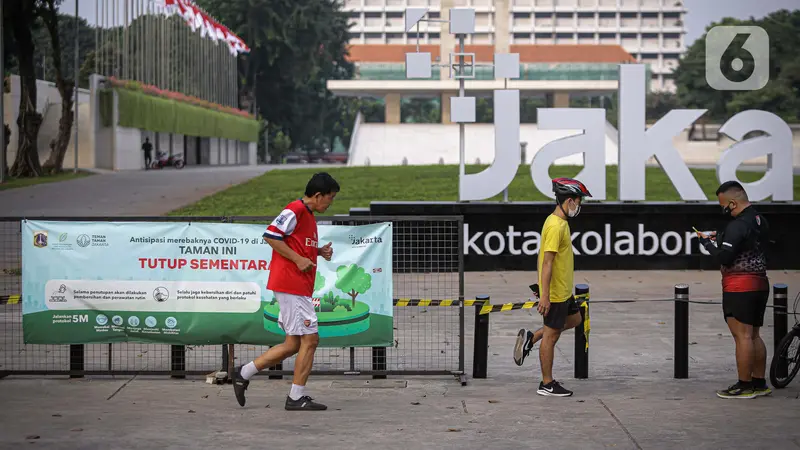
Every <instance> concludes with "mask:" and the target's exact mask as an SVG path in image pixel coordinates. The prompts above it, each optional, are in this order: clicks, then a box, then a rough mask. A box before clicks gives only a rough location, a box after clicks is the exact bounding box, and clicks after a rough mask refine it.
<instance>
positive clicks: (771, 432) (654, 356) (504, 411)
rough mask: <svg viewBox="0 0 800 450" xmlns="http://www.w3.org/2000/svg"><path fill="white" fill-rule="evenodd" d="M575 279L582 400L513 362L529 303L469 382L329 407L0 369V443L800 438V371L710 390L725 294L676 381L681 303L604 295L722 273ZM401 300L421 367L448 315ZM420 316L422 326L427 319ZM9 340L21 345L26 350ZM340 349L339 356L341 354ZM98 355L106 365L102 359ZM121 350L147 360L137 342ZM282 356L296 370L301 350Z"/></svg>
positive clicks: (521, 289) (496, 319)
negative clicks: (748, 390)
mask: <svg viewBox="0 0 800 450" xmlns="http://www.w3.org/2000/svg"><path fill="white" fill-rule="evenodd" d="M531 276H532V274H530V273H522V272H491V273H467V274H466V294H467V298H474V296H476V295H479V294H484V293H488V294H490V295H491V296H492V302H493V303H501V302H508V301H518V300H520V298H521V297H523V296H525V295H527V292H526V290H527V287H526V286H527V284H529V283H528V280H529V278H530V277H531ZM396 277H397V279H396V283H395V289H396V291H397V292H396V294H397V295H399V296H404V295H413V294H415V293H417V294H418V293H420V292H422V291H425V290H434V289H436V287H437V283H445V284H447V283H448V282H447V281H446V280H445V281H436V280H437V278H435V277H429V278H427V281H424V282H423V280H424V278H423V279H420V275H416V276H410V275H408V276H405V275H402V276H401V275H397V276H396ZM422 277H424V276H422ZM438 277H441V275H438ZM770 277H771V282H772V283H779V282H783V283H787V284H789V286H790V292H789V295H790V305H791V304H792V301H793V300H794V298H795V296H796V295H797V293H798V289H800V272H797V271H789V272H774V273H770ZM575 281H576V283H578V282H587V283H589V285H590V288H591V292H592V299H593V300H595V301H598V303H596V304H595V305H594V306H592V308H591V323H592V333H591V335H590V349H589V352H590V358H589V361H590V363H589V379H587V380H576V379H574V378H573V362H574V349H573V345H574V332H568V333H566V334H564V336H562V338H561V341H560V342H559V344H558V345H557V352H556V361H555V367H554V374H555V376H556V378H557V379H559V380H560V381H562V383H564V385H565V386H566V387H568V388H571V389H573V390H574V391H575V396H574V397H571V398H566V399H559V398H547V397H541V396H538V395H536V393H535V391H536V386H537V384H538V381H539V379H540V375H539V364H538V358H537V355H536V352H537V350H535V351H534V354H533V355H532V356H531V357H530V358H528V360H526V362H525V365H524V366H523V367H517V366H516V365H515V364H514V363H513V361H512V358H511V351H512V347H513V342H514V338H515V336H516V333H517V331H518V330H519V328H521V327H538V326H541V318H540V317H538V316H537V315H536V313H535V312H532V311H531V310H522V311H509V312H498V313H493V314H492V315H491V325H490V340H489V345H490V348H489V374H488V375H489V377H488V378H487V379H478V380H476V379H472V378H471V376H470V379H469V385H468V386H466V387H462V386H461V385H460V384H458V383H457V382H456V380H455V379H454V378H452V377H449V376H444V377H415V376H393V377H389V379H388V380H367V379H365V378H362V377H321V376H317V377H312V379H311V381H310V383H309V387H308V389H309V391H310V394H311V395H312V396H313V397H315V398H316V399H318V400H320V401H322V402H324V403H326V404H328V405H329V408H330V409H329V410H328V411H326V412H322V413H289V412H286V411H284V410H283V409H282V408H283V402H284V400H285V396H286V394H287V392H288V390H289V386H290V379H289V377H286V378H285V379H284V380H268V379H267V377H266V376H258V377H256V378H255V379H254V380H253V382H252V383H251V385H250V389H249V390H248V403H247V406H246V407H245V408H240V407H239V405H238V404H237V403H236V401H235V399H234V397H233V392H232V388H231V386H230V385H226V386H216V385H208V384H205V383H204V382H203V380H202V379H198V378H194V379H191V378H190V379H187V380H170V379H168V378H166V377H156V376H136V377H129V376H124V377H123V376H120V377H116V378H111V377H87V378H85V379H82V380H81V379H78V380H69V379H57V378H55V377H50V378H48V377H9V378H6V379H3V380H0V398H2V399H3V408H2V410H0V447H11V446H13V445H19V444H23V443H26V442H35V445H36V447H41V446H45V447H47V448H65V449H67V448H69V449H79V448H186V447H190V446H191V447H200V448H212V447H219V446H226V447H231V446H233V448H251V447H252V448H264V447H269V448H303V447H314V448H315V447H323V446H324V447H326V448H335V449H338V448H343V449H353V448H357V449H361V448H374V447H376V446H379V447H381V448H385V449H395V448H396V449H404V450H406V449H408V448H414V449H417V448H420V449H428V448H430V449H439V448H460V449H486V448H491V449H506V448H507V449H518V448H542V449H544V448H566V449H587V448H621V449H637V448H638V449H684V448H708V449H722V448H731V447H734V448H748V447H749V448H776V449H792V448H796V449H800V429H798V428H797V426H796V424H797V419H798V418H800V413H798V411H800V380H795V382H794V384H792V385H790V386H789V387H788V388H787V389H783V390H776V391H775V392H774V393H773V395H772V396H771V397H763V398H757V399H753V400H722V399H718V398H716V396H715V395H714V390H716V389H720V388H723V387H725V386H727V385H729V384H731V383H732V382H734V381H735V379H736V378H735V376H736V375H735V372H734V359H733V340H732V339H731V338H730V336H729V335H728V332H727V330H726V328H725V324H724V322H723V321H722V314H721V310H720V306H719V305H691V306H690V313H691V316H690V343H691V345H690V358H691V359H690V372H689V376H690V378H689V379H687V380H675V379H673V372H672V370H673V363H674V361H673V348H672V342H673V335H674V334H673V330H674V320H673V319H674V306H673V303H671V302H646V301H642V302H639V303H625V304H610V303H600V302H599V301H600V300H610V299H639V300H648V299H651V300H652V299H664V298H670V297H671V296H672V291H673V286H674V284H676V283H687V284H689V286H690V295H691V297H692V298H693V299H696V300H717V299H718V298H719V274H718V273H716V272H703V271H660V272H633V271H630V272H623V271H606V272H579V273H577V274H576V280H575ZM440 309H442V308H440ZM401 310H402V311H401ZM395 311H396V313H395V314H396V319H395V320H396V324H395V326H396V327H397V328H398V331H396V336H397V337H399V338H400V346H401V348H400V349H398V350H404V351H409V352H410V354H411V355H418V356H417V357H416V358H417V360H418V361H417V362H420V361H421V363H422V364H425V363H426V362H427V364H436V359H435V358H436V357H435V356H433V355H431V354H429V353H428V351H429V350H435V353H439V351H438V350H437V349H447V347H448V346H446V345H445V344H444V343H443V341H442V338H441V337H440V336H439V334H438V333H440V330H439V326H438V325H437V323H438V322H436V321H431V320H430V317H434V316H433V315H434V314H437V313H436V308H433V307H431V308H418V307H415V308H396V309H395ZM421 320H422V321H424V322H418V321H421ZM426 320H427V321H426ZM420 323H421V324H423V325H424V327H420V326H419V324H420ZM790 323H791V321H790ZM415 324H416V325H415ZM772 326H773V320H772V315H771V310H770V311H768V314H767V317H766V322H765V326H764V328H763V333H762V335H763V337H764V340H765V343H766V345H767V347H768V358H771V357H772V348H773V338H772V334H773V331H772V330H773V328H772ZM409 329H413V330H416V331H414V333H415V334H414V335H413V336H412V337H413V338H414V339H413V340H408V339H403V335H404V334H406V333H408V331H407V330H409ZM473 335H474V330H473V320H472V314H471V311H468V314H467V316H466V321H465V339H466V344H467V345H466V349H465V350H466V351H465V354H466V368H467V372H468V373H470V375H471V367H472V343H473ZM403 346H410V348H403ZM25 347H26V348H27V350H25V351H24V352H23V353H28V354H27V356H25V358H26V360H27V361H31V360H32V358H33V359H36V358H37V357H36V356H35V355H33V354H31V353H32V352H31V350H32V349H30V348H29V347H30V346H25ZM93 347H98V348H99V347H101V346H93ZM161 347H164V348H165V349H164V350H162V349H161ZM239 347H243V346H239ZM537 347H538V346H537ZM59 348H60V346H52V347H48V349H49V350H48V355H44V354H42V355H41V357H42V358H43V359H48V360H52V358H55V357H57V356H54V354H55V353H58V352H59ZM11 350H12V351H14V352H15V353H19V352H18V351H17V350H22V349H17V350H14V349H11ZM253 350H254V351H252V352H243V351H241V350H237V353H236V354H237V355H238V356H239V360H238V361H237V364H241V363H245V362H247V361H248V360H249V359H250V358H251V357H252V356H254V355H255V354H257V353H258V351H255V350H257V349H255V348H254V349H253ZM258 350H259V351H260V349H258ZM42 351H44V350H42ZM138 351H139V352H140V354H139V356H140V357H142V355H141V352H143V351H144V352H145V353H148V354H153V353H159V354H160V353H163V354H165V355H168V347H166V346H141V347H140V348H139V350H138ZM431 353H434V352H431ZM334 354H336V355H339V356H338V357H336V358H334ZM87 355H88V356H87V358H90V361H88V362H87V364H89V365H90V366H92V367H94V368H95V369H101V368H102V367H103V364H104V355H101V354H100V352H99V351H96V350H91V351H87ZM93 355H94V356H93ZM346 355H347V353H346V350H345V351H342V349H321V350H320V352H319V354H318V357H317V358H316V359H315V363H316V362H317V361H318V362H319V363H320V364H321V365H327V364H328V363H330V362H331V361H334V360H343V361H339V363H340V364H344V365H345V366H346V364H347V361H346ZM94 357H97V358H98V361H94V360H92V358H94ZM119 357H120V358H127V359H128V360H129V361H130V360H131V359H134V360H135V359H137V357H136V356H135V355H134V354H133V353H130V352H127V353H123V354H121V355H120V356H119ZM144 357H145V358H148V357H149V356H147V355H144ZM442 357H443V358H445V357H446V356H442ZM217 360H218V359H217ZM153 361H164V362H166V363H168V361H169V359H168V357H167V358H166V359H164V358H161V359H160V360H159V359H156V360H150V362H151V363H152V364H154V365H152V366H149V367H150V368H159V367H157V366H156V365H155V364H157V363H154V362H153ZM123 363H124V362H123ZM361 363H362V362H361V361H360V362H359V364H361ZM116 364H117V363H115V366H116V367H120V366H118V365H116ZM367 364H368V362H367ZM394 364H397V365H400V364H403V362H402V361H401V359H400V358H399V357H397V358H394V357H390V359H389V366H390V367H389V368H390V369H391V368H392V365H394ZM285 367H287V368H290V367H292V360H289V361H287V362H286V364H285ZM36 436H38V438H34V437H36Z"/></svg>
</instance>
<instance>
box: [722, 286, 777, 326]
mask: <svg viewBox="0 0 800 450" xmlns="http://www.w3.org/2000/svg"><path fill="white" fill-rule="evenodd" d="M768 300H769V291H753V292H723V293H722V314H723V317H725V320H726V321H727V320H728V317H733V318H734V319H736V320H738V321H739V322H742V323H743V324H746V325H752V326H754V327H762V326H764V312H765V311H766V310H767V301H768Z"/></svg>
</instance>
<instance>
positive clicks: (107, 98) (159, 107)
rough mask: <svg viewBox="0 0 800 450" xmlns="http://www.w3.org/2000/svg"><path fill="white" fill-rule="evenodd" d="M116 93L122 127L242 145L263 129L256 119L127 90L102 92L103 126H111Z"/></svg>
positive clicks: (101, 112) (255, 137) (250, 140)
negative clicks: (220, 140)
mask: <svg viewBox="0 0 800 450" xmlns="http://www.w3.org/2000/svg"><path fill="white" fill-rule="evenodd" d="M113 92H116V93H117V97H118V99H119V126H121V127H126V128H138V129H141V130H148V131H153V132H157V133H175V134H183V135H186V136H198V137H218V138H223V139H233V140H236V141H242V142H257V141H258V134H259V131H260V126H259V123H258V121H257V120H254V119H246V118H244V117H236V116H234V115H232V114H226V113H222V112H219V111H213V110H210V109H206V108H201V107H199V106H194V105H190V104H188V103H183V102H178V101H175V100H169V99H165V98H158V97H155V96H152V95H147V94H143V93H139V92H134V91H131V90H127V89H103V90H101V91H100V120H101V123H102V124H103V126H111V124H112V120H113V110H114V109H113V101H114V97H113Z"/></svg>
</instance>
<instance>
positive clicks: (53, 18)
mask: <svg viewBox="0 0 800 450" xmlns="http://www.w3.org/2000/svg"><path fill="white" fill-rule="evenodd" d="M47 6H48V8H47V10H46V11H45V12H44V14H42V18H43V19H44V23H45V26H46V27H47V31H48V32H49V34H50V44H51V46H52V48H53V67H54V68H55V72H56V87H57V88H58V93H59V94H60V95H61V119H60V120H59V121H58V136H57V137H56V139H55V142H54V143H53V144H52V145H51V146H50V148H51V151H50V156H49V157H48V158H47V161H45V163H44V165H43V166H42V168H43V169H44V171H45V172H46V173H58V172H61V170H62V168H63V167H64V156H66V154H67V146H68V145H69V141H70V138H71V137H72V124H73V122H74V115H73V111H72V106H73V104H74V100H73V95H74V93H75V88H74V86H73V82H72V80H69V79H67V80H65V79H64V74H63V72H62V63H61V43H60V42H59V39H58V13H57V11H56V8H55V2H54V1H53V0H49V1H48V2H47ZM75 109H76V110H77V105H75ZM76 139H77V136H76Z"/></svg>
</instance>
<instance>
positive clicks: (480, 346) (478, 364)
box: [472, 295, 491, 378]
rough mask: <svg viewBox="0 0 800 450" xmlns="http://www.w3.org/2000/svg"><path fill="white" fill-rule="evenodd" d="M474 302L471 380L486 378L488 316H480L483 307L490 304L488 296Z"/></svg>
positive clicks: (477, 298) (479, 297) (482, 296)
mask: <svg viewBox="0 0 800 450" xmlns="http://www.w3.org/2000/svg"><path fill="white" fill-rule="evenodd" d="M475 300H482V302H476V303H475V339H474V341H473V343H474V348H473V353H472V378H486V375H487V373H488V367H487V366H488V364H489V314H481V308H482V307H483V305H484V304H485V305H488V304H490V303H491V301H490V298H489V296H488V295H479V296H477V297H475Z"/></svg>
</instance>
